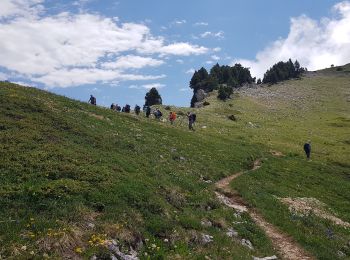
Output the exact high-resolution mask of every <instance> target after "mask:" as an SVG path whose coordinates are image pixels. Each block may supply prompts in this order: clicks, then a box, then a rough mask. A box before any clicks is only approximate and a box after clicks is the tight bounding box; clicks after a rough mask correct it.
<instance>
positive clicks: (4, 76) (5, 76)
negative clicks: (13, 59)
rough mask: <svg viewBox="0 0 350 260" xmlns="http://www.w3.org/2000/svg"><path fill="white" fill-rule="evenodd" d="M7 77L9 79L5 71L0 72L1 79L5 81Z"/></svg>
mask: <svg viewBox="0 0 350 260" xmlns="http://www.w3.org/2000/svg"><path fill="white" fill-rule="evenodd" d="M7 79H8V77H7V75H6V74H5V73H2V72H0V81H4V80H7Z"/></svg>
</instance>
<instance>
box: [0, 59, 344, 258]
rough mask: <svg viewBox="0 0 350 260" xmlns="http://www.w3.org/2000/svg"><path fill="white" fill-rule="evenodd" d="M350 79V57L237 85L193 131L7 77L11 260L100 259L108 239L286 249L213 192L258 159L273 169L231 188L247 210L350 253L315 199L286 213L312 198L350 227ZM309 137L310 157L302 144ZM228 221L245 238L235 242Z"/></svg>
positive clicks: (5, 228)
mask: <svg viewBox="0 0 350 260" xmlns="http://www.w3.org/2000/svg"><path fill="white" fill-rule="evenodd" d="M349 88H350V77H349V75H348V73H347V66H344V69H343V70H341V71H337V70H336V68H335V69H334V68H333V69H331V70H327V71H319V72H315V73H308V74H307V75H306V76H305V77H303V79H302V80H291V81H286V82H283V83H281V84H277V85H274V86H262V87H261V88H250V89H240V90H239V91H237V92H236V93H235V94H234V97H233V99H232V100H229V101H227V102H219V101H217V99H216V96H215V93H213V94H212V95H211V96H210V97H209V98H208V99H207V101H208V102H209V103H210V105H209V106H206V107H204V108H202V109H198V110H196V113H197V118H198V119H197V120H198V122H197V124H196V131H195V132H190V131H188V130H187V129H186V119H185V118H183V117H182V118H179V119H178V121H177V124H176V125H175V126H174V127H171V126H170V125H169V124H168V123H166V122H157V121H155V120H152V119H150V120H147V119H145V118H144V117H141V116H140V117H136V116H134V115H125V114H117V113H115V112H112V111H110V110H107V109H103V108H99V107H93V106H89V105H88V104H84V103H80V102H77V101H73V100H69V99H66V98H64V97H60V96H56V95H53V94H50V93H47V92H44V91H39V90H37V89H33V88H24V87H21V86H18V85H14V84H10V83H0V99H1V100H0V102H1V103H0V104H1V106H0V110H1V116H0V141H1V142H0V145H1V150H0V151H1V152H0V153H1V154H0V156H1V157H0V158H1V160H0V164H1V165H0V166H1V167H0V169H1V171H0V180H1V184H2V185H1V188H0V207H1V208H2V209H4V210H2V211H0V221H1V225H0V242H1V244H2V248H1V249H0V256H2V257H3V258H8V257H14V258H20V257H22V258H28V257H29V256H30V255H31V254H34V255H37V256H43V254H48V255H50V256H53V257H55V256H56V257H57V256H65V257H82V258H88V257H90V256H92V255H99V256H101V257H102V256H103V255H106V253H107V252H106V250H107V249H105V247H104V246H97V245H98V244H103V243H104V242H108V241H110V240H112V239H114V240H118V243H119V245H120V248H122V249H123V250H125V251H128V248H129V246H132V247H133V248H136V249H137V250H138V252H139V257H141V258H148V257H150V258H152V259H153V258H164V257H166V258H176V257H177V258H189V259H191V258H194V256H196V258H204V257H205V256H207V257H211V258H214V259H215V258H216V259H232V258H233V259H251V256H252V255H254V256H261V257H262V256H268V255H273V254H276V253H277V252H276V251H274V249H273V248H272V245H271V242H270V241H269V240H268V239H267V238H266V236H265V235H264V233H263V232H262V231H261V230H260V229H259V228H258V227H257V226H256V225H255V224H254V222H253V221H252V220H251V219H250V218H249V216H248V215H247V214H237V213H236V214H233V211H232V209H229V208H226V207H225V206H224V205H222V204H221V203H220V202H219V201H218V200H217V199H216V197H215V193H214V191H215V187H214V184H213V183H214V182H216V181H218V180H220V179H221V178H224V177H226V176H229V175H231V174H233V173H235V172H238V171H240V170H242V169H248V168H249V167H251V166H252V163H253V161H254V160H255V159H256V158H261V159H262V167H261V168H260V169H258V170H256V171H254V172H252V173H249V174H245V175H242V176H240V177H239V178H237V179H236V180H235V182H234V183H232V187H233V188H234V189H236V190H238V191H239V193H240V194H241V195H242V196H243V198H244V199H245V200H246V202H248V203H249V206H250V207H254V208H255V209H256V210H257V211H259V212H260V213H261V214H262V215H263V216H264V217H265V218H266V219H267V220H268V221H269V222H270V223H273V224H274V225H276V226H277V227H278V228H279V229H281V230H282V231H284V232H285V233H287V234H289V235H291V236H292V237H293V238H294V239H295V240H296V241H297V242H298V243H300V244H301V245H302V246H304V248H305V249H306V250H307V251H309V252H310V253H311V254H313V255H314V256H316V257H317V258H320V259H337V258H341V255H342V254H343V255H348V256H349V255H350V252H349V246H348V245H347V243H348V241H349V239H350V235H349V232H348V229H346V227H343V226H341V225H338V224H336V223H334V221H332V220H331V219H325V218H324V217H323V215H322V214H317V212H318V211H315V208H316V206H314V205H313V206H312V207H311V208H312V209H313V211H312V210H311V211H310V210H309V211H308V212H306V213H305V212H303V213H300V212H298V211H295V210H294V211H292V212H291V211H290V210H289V209H288V205H289V206H290V204H288V203H289V202H290V201H294V202H295V201H296V202H300V201H302V202H305V201H306V202H310V201H311V202H315V203H316V205H322V208H324V211H326V212H327V213H328V214H330V215H332V216H336V217H337V218H339V219H341V220H343V221H344V222H350V215H349V212H350V197H349V196H350V195H349V192H348V191H349V190H350V181H349V169H350V165H349V161H350V156H349V154H350V153H349V151H350V149H349V143H350V140H349V135H348V133H349V129H350V118H349V114H350V102H349V98H350V90H349ZM173 109H174V110H176V111H182V112H186V111H187V110H186V109H184V108H173ZM164 112H166V111H164ZM164 114H165V113H164ZM232 114H234V115H235V116H236V118H237V119H238V120H237V121H231V120H229V119H228V116H230V115H232ZM308 139H311V141H312V147H313V148H312V149H313V151H312V161H311V162H307V161H306V160H305V158H304V155H303V151H302V145H303V143H304V142H305V141H306V140H308ZM300 198H303V200H300ZM304 204H305V203H304ZM304 204H302V205H304ZM312 212H313V213H312ZM230 228H233V229H234V230H236V231H237V232H238V238H234V239H232V238H228V236H227V235H226V232H227V231H228V230H229V229H230ZM204 235H211V236H213V241H212V242H209V243H206V241H205V240H206V239H203V238H208V237H206V236H204ZM241 239H248V240H250V241H251V242H252V244H253V246H254V251H251V250H249V249H248V248H247V247H245V246H242V245H241V243H240V241H241ZM141 242H142V243H141ZM142 244H143V245H142Z"/></svg>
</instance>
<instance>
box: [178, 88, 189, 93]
mask: <svg viewBox="0 0 350 260" xmlns="http://www.w3.org/2000/svg"><path fill="white" fill-rule="evenodd" d="M179 91H181V92H188V91H192V90H191V89H190V88H180V89H179Z"/></svg>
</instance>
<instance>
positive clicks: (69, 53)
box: [0, 0, 209, 87]
mask: <svg viewBox="0 0 350 260" xmlns="http://www.w3.org/2000/svg"><path fill="white" fill-rule="evenodd" d="M43 1H44V0H1V1H0V38H1V39H6V41H4V40H2V41H0V68H5V69H6V70H8V71H9V72H10V73H16V74H20V75H21V76H22V78H23V79H30V80H31V81H32V82H40V83H42V84H44V85H46V86H47V87H55V86H57V87H69V86H78V85H83V84H93V83H96V82H108V81H113V82H114V81H122V80H152V79H156V78H160V77H164V75H139V74H133V73H127V72H126V70H128V69H142V68H144V67H147V66H149V67H155V66H160V65H162V64H164V61H162V60H160V59H156V58H152V57H149V56H150V55H158V56H160V57H165V56H171V55H175V56H189V55H200V54H204V53H206V52H208V51H209V49H207V48H205V47H203V46H199V45H193V44H191V43H188V42H175V43H170V44H169V43H168V42H167V41H166V39H165V38H164V37H159V36H154V35H152V33H151V31H150V29H149V27H147V26H146V25H144V24H138V23H122V24H120V23H119V22H118V20H116V19H115V18H113V17H112V18H109V17H104V16H101V15H98V14H96V13H93V14H91V13H86V12H80V13H79V14H73V13H69V12H63V13H59V14H56V15H48V14H47V13H45V12H44V9H43V7H42V3H43ZM39 11H40V12H42V13H40V16H39V15H36V14H38V12H39ZM1 18H3V19H1ZM125 53H127V54H125ZM131 53H132V54H131ZM114 57H117V59H115V58H114ZM65 77H66V78H65Z"/></svg>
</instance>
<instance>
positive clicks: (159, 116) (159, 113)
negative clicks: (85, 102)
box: [89, 95, 197, 131]
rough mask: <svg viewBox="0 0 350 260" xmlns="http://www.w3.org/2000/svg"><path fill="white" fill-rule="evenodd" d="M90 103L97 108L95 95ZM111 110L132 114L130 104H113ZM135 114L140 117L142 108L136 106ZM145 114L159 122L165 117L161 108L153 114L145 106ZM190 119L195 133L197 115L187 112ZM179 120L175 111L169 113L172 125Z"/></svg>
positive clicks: (189, 126)
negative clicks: (122, 105)
mask: <svg viewBox="0 0 350 260" xmlns="http://www.w3.org/2000/svg"><path fill="white" fill-rule="evenodd" d="M89 103H90V104H91V105H94V106H96V98H95V97H94V96H93V95H90V99H89ZM110 109H111V110H113V111H117V112H123V113H130V112H131V107H130V105H129V104H126V105H125V106H124V107H121V106H119V105H118V104H114V103H112V104H111V106H110ZM134 112H135V114H136V115H140V113H141V107H140V106H139V105H135V107H134ZM143 112H144V113H145V115H146V117H147V118H149V117H150V115H151V114H153V116H154V118H155V119H157V120H161V119H162V117H163V113H162V111H160V109H159V108H155V109H154V110H153V112H152V108H151V107H150V106H146V105H144V106H143ZM186 116H187V119H188V129H189V130H192V131H194V127H193V126H194V124H195V122H196V118H197V116H196V114H195V113H192V112H187V114H186ZM176 119H177V114H176V112H174V111H170V112H169V116H168V120H169V122H170V124H171V125H174V123H175V121H176Z"/></svg>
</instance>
